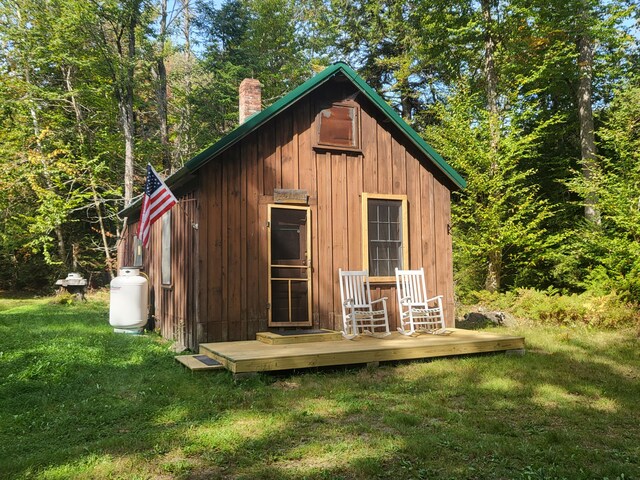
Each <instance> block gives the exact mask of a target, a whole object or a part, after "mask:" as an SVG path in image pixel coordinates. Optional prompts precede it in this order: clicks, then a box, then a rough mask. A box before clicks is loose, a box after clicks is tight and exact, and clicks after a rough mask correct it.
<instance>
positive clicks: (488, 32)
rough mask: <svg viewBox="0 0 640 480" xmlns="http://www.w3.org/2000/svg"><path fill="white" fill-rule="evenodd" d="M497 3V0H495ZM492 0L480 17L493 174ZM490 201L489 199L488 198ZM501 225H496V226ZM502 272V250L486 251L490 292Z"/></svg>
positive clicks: (496, 143)
mask: <svg viewBox="0 0 640 480" xmlns="http://www.w3.org/2000/svg"><path fill="white" fill-rule="evenodd" d="M496 3H497V1H496ZM491 4H492V0H482V1H481V8H482V18H483V20H484V29H485V30H484V78H485V90H486V95H487V111H488V112H489V135H490V140H489V158H490V162H491V163H490V167H489V168H490V172H489V175H491V176H494V175H495V174H496V173H497V170H498V168H499V166H498V151H499V148H500V112H499V108H498V73H497V71H496V66H495V59H494V54H495V50H496V40H495V36H494V32H493V18H492V16H491ZM489 201H491V199H489ZM500 227H501V226H500V225H498V226H497V228H500ZM501 274H502V250H501V249H497V250H495V251H491V252H489V253H488V263H487V278H486V280H485V288H486V289H487V290H489V291H490V292H495V291H496V290H499V289H500V279H501Z"/></svg>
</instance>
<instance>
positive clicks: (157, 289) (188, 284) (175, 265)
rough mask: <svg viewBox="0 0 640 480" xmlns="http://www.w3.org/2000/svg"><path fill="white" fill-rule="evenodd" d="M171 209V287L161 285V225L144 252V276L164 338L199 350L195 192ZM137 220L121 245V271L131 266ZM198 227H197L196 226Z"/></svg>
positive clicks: (154, 227)
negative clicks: (148, 281)
mask: <svg viewBox="0 0 640 480" xmlns="http://www.w3.org/2000/svg"><path fill="white" fill-rule="evenodd" d="M177 197H178V199H179V205H178V206H174V207H173V208H172V209H171V283H170V284H168V285H163V284H162V275H161V268H162V267H161V263H162V253H161V252H162V248H161V244H162V221H161V220H158V221H157V222H155V223H154V224H153V225H152V226H151V234H150V236H149V243H148V245H147V247H146V248H144V249H143V255H142V257H143V269H142V272H143V273H144V274H145V275H147V277H148V278H149V280H150V285H149V287H150V289H149V292H150V298H149V304H150V308H152V309H153V312H154V316H155V318H156V321H157V324H156V326H157V328H159V329H160V331H161V333H162V336H163V337H165V338H169V339H172V340H175V341H176V342H177V343H178V344H179V345H182V346H186V347H189V348H191V349H194V348H197V346H198V342H199V340H198V336H199V335H201V334H200V330H202V328H203V327H202V326H201V325H200V324H199V322H198V321H197V320H198V319H199V315H198V313H197V312H198V304H197V300H198V298H197V291H198V285H197V282H198V281H199V278H198V274H197V252H198V245H197V242H198V240H199V237H198V235H197V234H196V232H197V227H198V225H197V224H198V208H197V198H196V195H195V193H194V192H190V193H187V194H183V195H180V194H179V195H178V196H177ZM138 216H139V214H138V213H137V214H136V218H131V219H129V220H130V223H128V225H127V227H126V230H125V231H124V232H123V236H122V238H121V240H120V243H119V244H118V268H122V267H127V266H132V265H133V255H134V236H135V233H136V230H137V228H138ZM194 224H195V225H194Z"/></svg>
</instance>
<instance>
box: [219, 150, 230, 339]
mask: <svg viewBox="0 0 640 480" xmlns="http://www.w3.org/2000/svg"><path fill="white" fill-rule="evenodd" d="M228 156H229V154H228V152H227V153H226V154H225V155H224V156H223V157H222V158H221V159H220V164H221V169H222V172H221V181H222V192H221V196H222V198H221V207H222V208H221V210H222V228H221V234H222V237H221V238H222V252H221V269H220V270H221V276H222V298H221V299H220V300H221V301H220V303H221V318H220V324H221V327H222V328H221V330H222V331H221V332H220V341H222V342H226V341H228V340H230V335H229V334H230V331H229V330H230V329H229V296H230V278H231V275H230V273H229V241H230V238H229V232H230V229H231V228H230V226H229V217H230V210H231V208H230V203H231V198H230V197H231V188H230V177H231V174H230V170H231V168H232V165H231V162H230V161H229V158H228Z"/></svg>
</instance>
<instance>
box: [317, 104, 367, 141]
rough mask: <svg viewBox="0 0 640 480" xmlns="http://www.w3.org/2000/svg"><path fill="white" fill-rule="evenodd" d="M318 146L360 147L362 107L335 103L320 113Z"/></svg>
mask: <svg viewBox="0 0 640 480" xmlns="http://www.w3.org/2000/svg"><path fill="white" fill-rule="evenodd" d="M317 146H318V147H328V148H340V149H346V150H355V149H359V148H360V109H359V107H358V106H357V105H349V104H343V103H339V104H333V105H332V106H331V107H329V108H325V109H324V110H322V111H321V112H320V114H319V115H318V139H317Z"/></svg>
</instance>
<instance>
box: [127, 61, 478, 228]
mask: <svg viewBox="0 0 640 480" xmlns="http://www.w3.org/2000/svg"><path fill="white" fill-rule="evenodd" d="M339 73H342V74H344V75H345V76H346V77H347V78H348V79H350V80H351V81H352V82H353V84H354V85H355V86H356V87H358V89H359V90H360V91H361V92H362V93H363V94H364V95H365V96H366V97H367V98H368V99H369V100H370V101H371V102H373V104H374V105H376V106H377V107H378V108H379V109H380V110H381V111H382V113H384V114H385V116H386V117H387V118H388V119H389V120H390V121H391V122H392V123H393V124H394V125H395V126H396V127H398V128H399V129H400V130H401V131H402V132H403V133H404V134H405V135H406V136H407V137H408V138H409V140H411V142H412V143H413V144H414V145H415V146H416V147H418V149H419V150H420V151H421V152H422V153H424V154H425V155H427V157H429V158H430V159H431V160H432V161H433V163H434V164H435V166H436V167H438V169H440V171H442V173H444V174H445V175H446V176H447V177H448V178H449V179H450V180H451V181H452V182H453V183H454V184H455V185H457V186H458V187H459V188H461V189H462V188H465V187H466V186H467V182H466V181H465V180H464V179H463V178H462V177H461V176H460V174H459V173H458V172H456V171H455V170H454V169H453V168H452V167H451V166H450V165H449V164H448V163H447V162H446V161H445V160H444V158H442V157H441V156H440V154H438V152H436V151H435V150H434V149H433V148H432V147H431V146H430V145H429V144H428V143H427V142H425V141H424V140H423V139H422V138H421V137H420V135H418V133H417V132H416V131H415V130H414V129H413V128H411V127H410V126H409V125H408V124H407V123H406V122H405V121H404V120H403V119H402V118H401V117H400V116H399V115H398V114H397V113H396V112H395V110H393V108H391V106H389V104H388V103H387V102H386V101H385V100H384V99H383V98H382V97H381V96H380V95H378V93H376V92H375V91H374V90H373V89H372V88H371V87H370V86H369V85H367V83H366V82H365V81H364V80H363V79H362V78H361V77H360V76H359V75H358V74H357V73H356V72H355V71H354V70H353V69H352V68H351V67H350V66H349V65H347V64H346V63H344V62H337V63H334V64H333V65H331V66H329V67H327V68H325V69H324V70H323V71H322V72H320V73H319V74H317V75H316V76H314V77H312V78H310V79H309V80H307V81H306V82H304V83H303V84H302V85H300V86H299V87H297V88H296V89H294V90H292V91H291V92H289V93H288V94H287V95H285V96H284V97H282V98H281V99H280V100H278V101H277V102H275V103H274V104H272V105H271V106H270V107H268V108H265V109H264V110H262V111H260V112H259V113H256V114H255V115H253V116H252V117H250V118H249V119H247V120H246V121H245V122H244V123H243V124H242V125H240V126H239V127H238V128H236V129H235V130H233V131H231V132H230V133H229V134H228V135H225V136H224V137H222V138H221V139H220V140H218V141H217V142H216V143H214V144H213V145H211V146H210V147H208V148H206V149H204V150H202V151H201V152H200V153H198V154H197V155H196V156H195V157H193V158H192V159H191V160H189V161H188V162H187V163H185V165H184V166H183V167H182V168H181V169H180V170H178V171H177V172H175V173H174V174H173V175H171V176H170V177H169V178H167V180H166V183H167V185H168V186H169V187H171V186H172V185H176V184H178V183H179V182H180V180H182V179H184V177H186V176H187V175H189V174H191V173H193V172H195V171H196V170H198V169H199V168H200V167H202V165H204V164H205V163H207V162H208V161H209V160H211V159H212V158H214V157H216V156H217V155H219V154H220V153H222V152H224V151H225V150H227V149H228V148H229V147H231V146H233V145H234V144H236V143H237V142H239V141H240V140H242V139H243V138H244V137H246V136H247V135H249V134H250V133H251V132H253V131H254V130H256V129H258V128H259V127H260V126H262V125H263V124H265V123H266V122H268V121H269V120H271V119H272V118H273V117H275V116H276V115H278V114H279V113H281V112H282V111H284V110H286V109H287V108H288V107H290V106H291V105H293V104H294V103H296V102H297V101H298V100H300V99H301V98H303V97H304V96H305V95H307V94H308V93H310V92H312V91H313V90H315V89H317V88H318V87H320V86H321V85H323V84H324V83H326V82H327V81H328V80H330V79H331V78H332V77H334V76H335V75H337V74H339ZM139 205H140V200H137V201H135V202H133V203H132V204H131V205H130V206H129V207H127V208H125V209H124V210H122V211H121V212H120V216H121V217H125V216H128V215H129V214H130V213H132V212H134V211H135V210H136V209H137V208H138V207H139Z"/></svg>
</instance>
